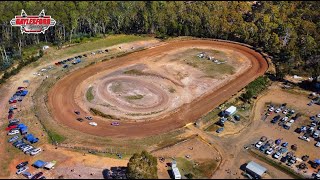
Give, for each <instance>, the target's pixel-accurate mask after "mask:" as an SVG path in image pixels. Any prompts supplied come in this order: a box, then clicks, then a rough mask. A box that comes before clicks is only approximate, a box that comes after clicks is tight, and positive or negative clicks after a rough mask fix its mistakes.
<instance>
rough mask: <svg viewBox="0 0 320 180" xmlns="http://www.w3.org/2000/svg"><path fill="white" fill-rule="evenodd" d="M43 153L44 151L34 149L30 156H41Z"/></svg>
mask: <svg viewBox="0 0 320 180" xmlns="http://www.w3.org/2000/svg"><path fill="white" fill-rule="evenodd" d="M41 151H42V149H41V148H37V149H34V150H32V151H31V152H30V155H31V156H34V155H37V154H39V153H40V152H41Z"/></svg>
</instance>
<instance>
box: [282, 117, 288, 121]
mask: <svg viewBox="0 0 320 180" xmlns="http://www.w3.org/2000/svg"><path fill="white" fill-rule="evenodd" d="M288 119H289V117H287V116H285V117H283V118H282V119H281V121H283V122H286V121H288Z"/></svg>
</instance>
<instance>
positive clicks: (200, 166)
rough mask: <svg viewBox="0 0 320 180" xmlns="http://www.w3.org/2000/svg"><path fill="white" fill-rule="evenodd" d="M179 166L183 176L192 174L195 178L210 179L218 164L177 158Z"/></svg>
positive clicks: (211, 161) (212, 161)
mask: <svg viewBox="0 0 320 180" xmlns="http://www.w3.org/2000/svg"><path fill="white" fill-rule="evenodd" d="M176 160H177V165H178V168H179V170H180V173H181V175H184V176H185V175H187V174H192V176H193V178H196V179H197V178H201V179H202V178H210V177H211V176H212V173H213V171H214V170H215V168H216V167H217V162H216V161H214V160H207V161H205V162H201V163H198V162H194V161H192V160H187V159H185V158H181V157H179V158H177V159H176Z"/></svg>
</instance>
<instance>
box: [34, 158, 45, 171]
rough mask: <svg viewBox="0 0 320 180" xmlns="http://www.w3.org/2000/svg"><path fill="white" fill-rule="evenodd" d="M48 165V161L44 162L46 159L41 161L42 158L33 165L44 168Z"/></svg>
mask: <svg viewBox="0 0 320 180" xmlns="http://www.w3.org/2000/svg"><path fill="white" fill-rule="evenodd" d="M45 165H46V162H44V161H41V160H37V161H36V162H34V163H33V164H32V166H33V167H35V168H37V169H38V168H43V167H44V166H45Z"/></svg>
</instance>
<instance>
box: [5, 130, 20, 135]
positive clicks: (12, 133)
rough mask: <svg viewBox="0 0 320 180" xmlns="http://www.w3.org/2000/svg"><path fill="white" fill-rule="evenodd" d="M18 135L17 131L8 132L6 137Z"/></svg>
mask: <svg viewBox="0 0 320 180" xmlns="http://www.w3.org/2000/svg"><path fill="white" fill-rule="evenodd" d="M19 133H20V131H19V130H11V131H9V132H8V135H9V136H12V135H15V134H19Z"/></svg>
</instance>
